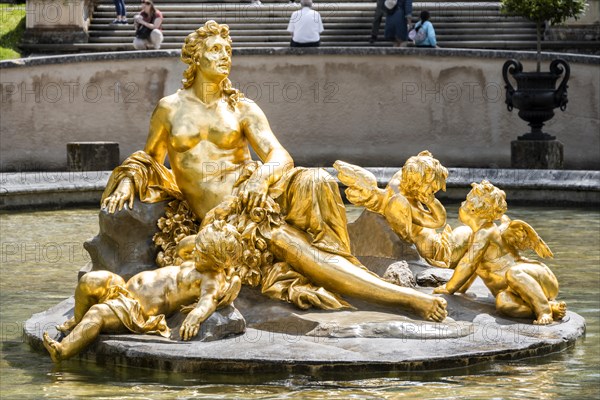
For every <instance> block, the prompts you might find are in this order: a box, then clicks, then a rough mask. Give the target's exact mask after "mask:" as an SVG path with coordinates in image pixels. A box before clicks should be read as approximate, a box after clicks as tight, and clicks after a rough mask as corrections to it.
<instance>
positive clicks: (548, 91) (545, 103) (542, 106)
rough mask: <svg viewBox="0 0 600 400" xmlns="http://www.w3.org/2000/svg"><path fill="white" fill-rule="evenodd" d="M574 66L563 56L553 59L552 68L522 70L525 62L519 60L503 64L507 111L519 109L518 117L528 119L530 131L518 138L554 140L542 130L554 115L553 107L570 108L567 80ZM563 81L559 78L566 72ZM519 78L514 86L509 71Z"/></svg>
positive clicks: (515, 77)
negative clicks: (558, 81)
mask: <svg viewBox="0 0 600 400" xmlns="http://www.w3.org/2000/svg"><path fill="white" fill-rule="evenodd" d="M570 71H571V69H570V68H569V64H568V63H567V62H566V61H565V60H562V59H556V60H554V61H552V62H551V63H550V72H523V65H522V64H521V63H520V62H519V61H517V60H508V61H506V62H505V63H504V66H503V67H502V77H503V78H504V83H506V106H507V108H508V111H512V110H513V108H517V109H518V110H519V117H520V118H521V119H522V120H524V121H526V122H528V123H529V126H530V127H531V132H529V133H526V134H524V135H522V136H519V137H518V139H519V140H554V139H555V137H554V136H551V135H549V134H547V133H544V132H542V127H543V126H544V123H545V122H546V121H549V120H551V119H552V117H554V109H555V108H557V107H560V109H561V111H564V110H565V109H566V108H567V101H568V100H567V87H568V86H567V82H568V80H569V75H570ZM563 73H564V77H563V79H562V81H561V82H560V85H558V87H556V81H557V80H558V79H559V78H560V77H561V75H563ZM509 74H510V75H512V77H513V78H514V80H515V81H516V82H517V88H516V89H515V88H514V87H513V86H512V84H511V82H510V80H509V77H508V75H509Z"/></svg>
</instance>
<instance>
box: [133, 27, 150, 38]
mask: <svg viewBox="0 0 600 400" xmlns="http://www.w3.org/2000/svg"><path fill="white" fill-rule="evenodd" d="M151 33H152V29H150V28H148V27H147V26H144V25H141V26H140V27H139V28H138V29H137V30H136V31H135V37H136V38H138V39H148V38H149V37H150V34H151Z"/></svg>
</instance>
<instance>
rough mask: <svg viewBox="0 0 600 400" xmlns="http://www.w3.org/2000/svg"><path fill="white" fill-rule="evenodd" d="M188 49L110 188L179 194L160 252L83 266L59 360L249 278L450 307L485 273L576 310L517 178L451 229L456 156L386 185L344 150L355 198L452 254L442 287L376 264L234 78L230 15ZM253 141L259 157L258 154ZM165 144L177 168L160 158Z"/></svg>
mask: <svg viewBox="0 0 600 400" xmlns="http://www.w3.org/2000/svg"><path fill="white" fill-rule="evenodd" d="M181 59H182V60H183V61H184V62H185V63H186V64H187V65H188V67H187V70H186V71H185V72H184V79H183V88H182V89H180V90H178V91H177V92H176V93H175V94H173V95H170V96H167V97H165V98H163V99H161V100H160V102H159V104H158V106H157V107H156V109H155V110H154V113H153V114H152V118H151V121H150V132H149V135H148V139H147V142H146V146H145V148H144V150H143V151H139V152H136V153H134V154H133V155H131V156H130V157H129V158H128V159H127V160H125V162H124V163H123V164H122V165H121V166H120V167H118V168H116V169H115V170H114V171H113V174H112V175H111V177H110V179H109V182H108V184H107V188H106V190H105V192H104V196H103V199H102V207H103V208H104V209H106V211H107V212H109V213H114V212H116V211H118V210H121V209H123V207H125V208H127V207H129V208H132V207H133V204H134V197H135V196H136V195H137V196H138V197H139V199H140V200H141V201H142V202H146V203H154V202H159V201H164V200H169V199H171V200H172V199H175V200H174V201H172V202H171V203H169V210H168V212H167V217H166V218H163V219H161V221H159V227H161V230H162V231H161V232H159V233H158V234H157V235H156V236H155V242H156V243H157V245H159V246H160V247H161V248H162V249H163V251H161V253H160V254H159V260H158V264H159V266H160V267H159V268H157V269H155V270H152V271H145V272H141V273H139V274H137V275H135V276H133V277H132V278H131V279H129V280H128V281H127V282H125V281H124V279H122V278H121V277H120V276H118V275H116V274H114V273H111V272H108V271H92V272H89V273H87V274H86V275H84V276H83V277H82V278H81V279H80V280H79V283H78V285H77V288H76V290H75V309H74V316H73V317H72V318H71V319H69V320H68V321H66V322H65V323H64V324H62V325H60V326H58V327H57V329H58V330H60V331H61V332H63V333H65V334H67V336H66V337H65V338H64V339H63V340H62V341H61V342H58V341H56V340H54V339H52V338H50V337H49V335H48V334H47V333H44V345H45V347H46V349H47V350H48V351H49V353H50V355H51V357H52V359H53V360H54V361H56V362H59V361H60V360H62V359H67V358H69V357H72V356H74V355H76V354H77V353H79V352H80V351H81V350H83V349H84V348H85V347H86V346H87V345H89V344H90V343H91V342H93V341H94V340H95V339H96V337H97V336H98V335H99V334H100V333H101V332H127V331H130V332H136V333H153V334H160V335H163V336H165V337H169V335H170V331H169V327H168V326H167V324H166V320H165V318H166V317H167V316H169V315H171V314H173V313H175V312H176V311H179V310H180V309H181V308H182V307H184V309H185V311H188V312H189V313H188V314H187V316H186V318H185V321H184V322H183V324H182V325H181V329H180V332H179V333H180V336H181V338H182V339H183V340H190V339H191V338H193V337H194V336H196V335H197V334H198V332H199V328H200V325H201V324H202V322H203V321H205V320H206V319H207V318H208V317H209V316H210V315H211V314H212V313H213V312H214V311H215V310H216V309H217V308H219V307H222V306H225V305H228V304H231V303H232V302H233V301H234V300H235V299H236V297H237V295H238V293H239V291H240V288H241V285H242V284H246V285H251V286H258V287H260V288H261V292H262V293H263V294H265V295H266V296H268V297H271V298H274V299H279V300H283V301H287V302H290V303H293V304H295V305H296V306H298V307H300V308H308V307H311V306H313V307H317V308H321V309H328V310H335V309H343V308H349V307H351V306H350V305H349V304H348V303H347V302H346V301H345V300H344V299H343V298H342V296H347V297H350V298H357V299H361V300H364V301H368V302H372V303H377V304H382V305H387V306H390V307H394V308H397V309H398V310H399V311H402V312H409V313H413V314H416V315H417V316H419V317H421V318H423V319H425V320H429V321H434V322H441V321H443V320H444V319H445V318H446V316H447V310H446V306H447V302H446V300H444V298H443V297H442V296H441V295H443V294H446V295H447V294H453V293H455V292H465V291H466V290H467V289H468V288H469V286H470V285H471V284H472V283H473V281H474V279H475V278H476V277H477V276H479V277H480V278H481V279H482V280H483V282H484V283H485V285H486V286H487V287H488V288H489V289H490V291H491V292H492V294H493V295H494V296H495V298H496V308H497V310H498V311H499V312H501V313H503V314H505V315H507V316H510V317H517V318H528V317H534V318H535V321H534V323H535V324H549V323H551V322H553V321H554V320H560V319H562V318H563V317H564V315H565V313H566V305H565V303H564V302H557V301H555V298H556V296H557V294H558V282H557V280H556V277H555V276H554V274H553V273H552V272H551V271H550V269H549V268H548V267H547V266H545V265H544V264H542V263H540V262H538V261H533V260H529V259H526V258H525V257H523V256H521V255H520V250H524V249H526V248H533V249H534V250H535V251H536V252H537V253H538V255H540V256H542V257H547V256H552V253H551V252H550V250H549V249H548V247H547V246H546V244H545V243H544V242H543V241H542V239H540V238H539V236H537V234H536V233H535V231H534V230H533V229H532V228H531V227H530V226H529V225H528V224H526V223H525V222H522V221H511V220H510V219H509V218H508V217H507V216H506V215H505V214H504V213H505V212H506V201H505V194H504V192H503V191H501V190H499V189H498V188H496V187H494V186H493V185H492V184H490V183H489V182H487V181H483V182H481V183H480V184H473V189H472V190H471V191H470V193H469V194H468V196H467V199H466V201H465V202H463V204H462V206H461V207H460V212H459V218H460V221H461V222H462V223H463V224H464V226H461V227H458V228H456V229H454V230H452V229H451V228H450V227H449V226H448V225H446V211H445V209H444V207H443V206H442V204H441V203H440V202H439V201H438V200H437V199H436V198H435V193H436V192H438V191H439V190H445V186H446V178H447V176H448V172H447V170H446V168H444V167H443V166H442V165H441V164H440V163H439V161H437V160H436V159H435V158H433V157H432V155H431V154H430V153H429V152H427V151H424V152H421V153H420V154H419V155H417V156H415V157H411V158H410V159H409V160H408V161H407V162H406V164H405V165H404V167H403V168H402V169H401V170H400V171H398V173H396V175H394V177H393V178H392V179H391V181H390V182H389V184H388V186H387V187H386V188H385V189H379V188H378V187H377V181H376V179H375V177H374V176H373V175H372V174H370V173H369V172H368V171H366V170H364V169H362V168H360V167H357V166H354V165H351V164H347V163H344V162H342V161H337V162H336V163H335V165H334V167H335V168H336V169H337V170H338V172H339V174H338V178H339V179H340V181H342V182H343V183H344V184H346V186H347V189H346V194H347V198H348V200H349V201H350V202H352V203H353V204H356V205H359V206H364V207H365V208H366V209H368V210H370V211H372V212H375V213H378V214H381V215H383V216H384V217H385V219H386V221H387V222H388V223H389V225H390V227H391V228H392V229H393V231H394V232H395V233H396V234H397V235H398V236H399V237H400V238H402V239H403V240H404V241H406V242H408V243H411V244H414V245H415V246H416V248H417V250H418V251H419V253H420V254H421V255H422V257H423V258H424V259H425V260H426V261H427V262H428V263H429V264H431V265H433V266H437V267H444V268H453V269H454V274H453V276H452V278H451V279H450V280H449V281H448V282H447V284H446V285H445V286H442V287H438V288H435V290H434V293H433V294H426V293H423V292H421V291H418V290H415V289H412V288H406V287H401V286H398V285H395V284H393V283H390V282H388V281H386V280H384V279H382V278H380V277H379V276H378V275H376V274H374V273H372V272H370V271H369V270H368V269H367V268H366V267H364V266H363V265H361V263H360V262H359V260H358V259H356V258H355V257H354V256H353V255H352V254H351V251H350V239H349V236H348V231H347V222H346V215H345V208H344V204H343V202H342V199H341V196H340V193H339V189H338V185H337V182H336V180H335V179H334V178H333V177H331V176H330V175H329V174H327V173H326V172H325V171H324V170H321V169H307V168H300V167H294V164H293V160H292V159H291V157H290V155H289V154H288V152H287V151H286V150H285V149H284V148H283V147H282V146H281V145H280V143H279V142H278V141H277V139H276V138H275V136H274V134H273V132H272V131H271V129H270V127H269V123H268V122H267V119H266V117H265V115H264V114H263V112H262V111H261V109H260V108H259V107H258V105H256V104H255V103H254V102H253V101H251V100H248V99H246V98H244V96H243V94H242V93H240V92H239V91H238V90H236V89H235V88H232V86H231V82H230V81H229V79H228V75H229V72H230V67H231V39H230V37H229V28H228V27H227V25H219V24H217V23H216V22H214V21H208V22H207V23H206V24H205V25H204V26H203V27H201V28H199V29H198V30H196V31H195V32H193V33H191V34H190V35H189V36H188V37H187V39H186V40H185V45H184V46H183V49H182V55H181ZM250 147H251V148H252V150H254V151H255V153H256V154H257V155H258V157H259V158H260V161H261V162H257V161H253V160H252V159H251V156H250ZM167 155H168V157H169V161H170V165H171V170H169V169H167V168H166V167H165V166H164V165H163V163H164V161H165V158H166V156H167ZM496 220H500V221H501V224H500V225H497V224H496V223H495V222H494V221H496ZM183 228H185V229H183ZM438 229H440V232H438ZM194 303H195V304H194Z"/></svg>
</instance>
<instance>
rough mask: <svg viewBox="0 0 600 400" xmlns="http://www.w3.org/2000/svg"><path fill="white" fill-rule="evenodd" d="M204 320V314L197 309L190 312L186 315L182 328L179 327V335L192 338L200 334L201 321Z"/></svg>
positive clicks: (182, 337)
mask: <svg viewBox="0 0 600 400" xmlns="http://www.w3.org/2000/svg"><path fill="white" fill-rule="evenodd" d="M201 320H202V316H201V315H200V313H199V312H198V310H197V309H194V310H192V311H190V313H189V314H188V315H187V317H185V320H184V321H183V323H182V324H181V328H180V329H179V336H180V337H181V339H183V340H192V338H193V337H195V336H196V335H197V334H198V331H199V330H200V321H201Z"/></svg>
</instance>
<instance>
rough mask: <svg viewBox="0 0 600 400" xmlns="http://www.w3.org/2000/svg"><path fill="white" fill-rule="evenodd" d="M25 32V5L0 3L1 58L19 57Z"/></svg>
mask: <svg viewBox="0 0 600 400" xmlns="http://www.w3.org/2000/svg"><path fill="white" fill-rule="evenodd" d="M23 32H25V5H24V4H20V5H12V4H0V60H7V59H12V58H19V57H21V54H20V53H19V43H20V42H21V38H22V37H23Z"/></svg>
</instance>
